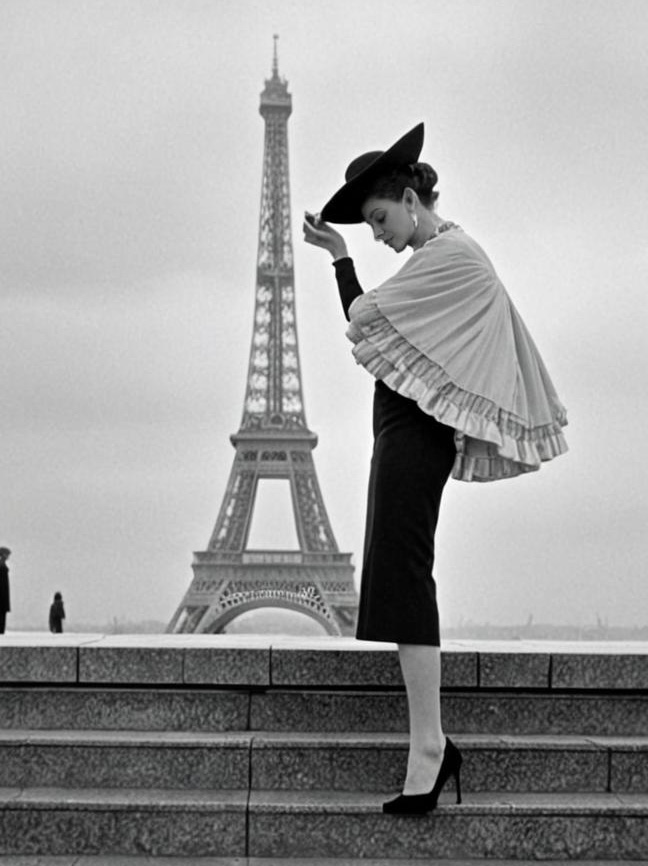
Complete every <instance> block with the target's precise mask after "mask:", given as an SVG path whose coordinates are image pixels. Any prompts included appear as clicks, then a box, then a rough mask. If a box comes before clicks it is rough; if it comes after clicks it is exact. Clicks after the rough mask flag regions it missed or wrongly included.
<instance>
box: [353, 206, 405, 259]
mask: <svg viewBox="0 0 648 866" xmlns="http://www.w3.org/2000/svg"><path fill="white" fill-rule="evenodd" d="M362 216H363V217H364V219H365V222H366V223H368V224H369V226H371V229H372V231H373V236H374V240H376V241H382V242H383V243H384V244H386V245H387V246H388V247H391V248H392V249H393V250H395V251H396V252H397V253H400V252H402V251H403V250H404V249H405V247H406V246H407V245H408V243H409V242H410V240H411V238H412V235H413V234H414V223H413V222H412V217H411V215H410V214H409V212H408V211H407V209H406V207H405V204H404V203H403V201H392V200H391V199H388V198H376V197H375V196H372V197H371V198H368V199H367V201H366V202H365V203H364V204H363V205H362Z"/></svg>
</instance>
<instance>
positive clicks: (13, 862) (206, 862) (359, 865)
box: [0, 854, 643, 866]
mask: <svg viewBox="0 0 648 866" xmlns="http://www.w3.org/2000/svg"><path fill="white" fill-rule="evenodd" d="M432 862H433V863H434V864H435V866H483V863H484V861H483V860H473V859H470V860H466V859H464V858H461V859H459V860H436V859H435V860H433V861H432V860H430V858H426V859H425V860H424V861H422V860H420V859H417V860H412V859H410V858H407V859H402V858H400V857H399V858H398V859H394V858H391V857H390V858H389V859H384V858H382V857H381V858H374V857H370V858H368V859H367V858H364V857H352V858H349V857H295V858H292V857H291V858H290V859H288V860H287V859H286V858H285V857H146V856H142V857H127V856H126V857H124V856H118V857H113V856H111V855H109V854H108V855H98V856H93V855H90V856H88V857H84V856H78V855H76V854H75V855H73V856H67V857H48V856H38V855H35V856H31V855H22V854H15V855H9V856H7V857H1V856H0V866H150V864H157V866H286V864H287V863H288V864H289V866H425V864H428V863H432ZM573 862H574V861H573V860H552V861H551V864H552V866H573ZM636 862H638V861H635V863H636ZM639 862H643V861H639ZM537 863H538V861H537V860H489V861H488V866H537ZM578 866H628V861H627V860H579V861H578Z"/></svg>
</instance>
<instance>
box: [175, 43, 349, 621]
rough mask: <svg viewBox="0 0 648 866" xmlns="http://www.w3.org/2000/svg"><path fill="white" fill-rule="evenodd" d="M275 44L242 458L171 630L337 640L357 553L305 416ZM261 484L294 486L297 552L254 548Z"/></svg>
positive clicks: (284, 88)
mask: <svg viewBox="0 0 648 866" xmlns="http://www.w3.org/2000/svg"><path fill="white" fill-rule="evenodd" d="M276 40H277V37H275V47H274V58H273V67H272V77H271V78H270V79H267V80H266V82H265V88H264V90H263V92H262V93H261V104H260V108H259V111H260V113H261V116H262V117H263V119H264V121H265V143H264V157H263V180H262V187H261V214H260V221H259V243H258V255H257V282H256V296H255V311H254V324H253V331H252V345H251V349H250V360H249V366H248V376H247V386H246V394H245V401H244V405H243V417H242V420H241V426H240V428H239V430H238V432H237V433H235V434H234V435H232V436H231V437H230V440H231V442H232V445H233V446H234V448H235V451H236V453H235V456H234V463H233V465H232V470H231V473H230V477H229V481H228V484H227V489H226V491H225V496H224V498H223V501H222V504H221V507H220V511H219V513H218V517H217V519H216V525H215V527H214V531H213V532H212V536H211V538H210V540H209V544H208V546H207V550H205V551H202V552H198V553H195V554H194V561H193V564H192V569H193V573H194V577H193V580H192V582H191V584H190V586H189V589H188V590H187V592H186V594H185V596H184V598H183V599H182V601H181V602H180V605H179V606H178V609H177V611H176V612H175V614H174V616H173V618H172V619H171V622H170V623H169V625H168V627H167V632H174V633H186V632H194V633H210V634H216V633H219V632H222V631H223V630H224V629H225V627H226V626H227V625H228V623H229V622H231V620H233V619H234V618H236V617H237V616H240V615H241V614H242V613H244V612H246V611H248V610H252V609H257V608H263V607H275V608H284V609H286V610H293V611H298V612H299V613H302V614H305V615H306V616H308V617H310V618H312V619H313V620H315V621H316V622H318V623H319V624H320V625H321V626H322V627H323V628H324V630H325V631H326V632H327V633H328V634H331V635H347V634H353V633H354V631H355V619H356V612H357V602H358V599H357V594H356V591H355V587H354V583H353V565H352V564H351V554H350V553H340V552H339V550H338V546H337V543H336V540H335V536H334V535H333V530H332V528H331V524H330V521H329V518H328V514H327V511H326V507H325V505H324V500H323V498H322V492H321V490H320V486H319V482H318V480H317V474H316V471H315V464H314V462H313V454H312V452H313V449H314V448H315V446H316V445H317V436H316V434H315V433H313V432H312V431H311V430H309V428H308V426H307V424H306V417H305V412H304V401H303V391H302V379H301V367H300V360H299V348H298V342H297V324H296V318H295V279H294V269H293V251H292V231H291V222H290V184H289V173H288V117H289V116H290V114H291V112H292V97H291V95H290V93H288V85H287V82H286V81H285V80H284V79H282V78H280V77H279V69H278V62H277V42H276ZM263 479H284V480H286V481H287V482H288V484H289V487H290V496H291V501H292V509H293V514H294V518H295V528H296V535H297V541H298V549H296V550H266V549H264V550H251V549H249V548H248V546H247V545H248V539H249V536H250V527H251V524H252V518H253V514H254V509H255V503H256V496H257V491H258V488H259V482H260V481H261V480H263Z"/></svg>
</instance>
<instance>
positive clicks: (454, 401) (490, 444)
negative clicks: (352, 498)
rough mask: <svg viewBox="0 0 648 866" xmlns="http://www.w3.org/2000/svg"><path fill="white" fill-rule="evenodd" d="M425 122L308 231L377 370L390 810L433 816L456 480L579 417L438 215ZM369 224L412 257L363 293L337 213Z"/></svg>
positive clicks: (453, 763) (474, 252) (556, 450)
mask: <svg viewBox="0 0 648 866" xmlns="http://www.w3.org/2000/svg"><path fill="white" fill-rule="evenodd" d="M423 132H424V130H423V124H422V123H420V124H418V125H417V126H415V127H414V128H413V129H412V130H410V131H409V132H408V133H406V134H405V135H404V136H402V137H401V138H400V139H399V140H398V141H397V142H396V143H395V144H393V145H392V146H391V147H389V148H388V149H387V150H385V151H370V152H368V153H364V154H362V155H361V156H359V157H357V158H356V159H354V160H353V161H352V162H351V163H350V164H349V166H348V168H347V170H346V174H345V183H344V185H343V186H342V187H341V188H340V189H339V190H338V191H337V192H336V193H335V194H334V195H333V196H332V198H331V199H330V200H329V201H328V202H327V203H326V205H325V206H324V207H323V208H322V211H321V214H319V215H317V216H314V215H312V214H310V213H306V215H305V219H304V239H305V241H306V242H307V243H310V244H313V245H315V246H318V247H321V248H323V249H325V250H327V251H328V252H329V253H330V254H331V255H332V257H333V265H334V268H335V276H336V280H337V283H338V288H339V292H340V298H341V301H342V306H343V309H344V312H345V315H346V317H347V319H349V327H348V331H347V336H348V337H349V339H350V340H351V341H352V342H353V355H354V357H355V359H356V361H357V362H358V363H359V364H361V365H362V366H363V367H365V368H366V369H367V370H368V371H369V373H371V374H372V376H373V377H374V378H375V380H376V382H375V391H374V404H373V432H374V448H373V455H372V460H371V472H370V479H369V493H368V502H367V517H366V529H365V543H364V557H363V567H362V578H361V585H360V604H359V611H358V625H357V631H356V637H357V638H358V639H360V640H370V641H387V642H390V643H396V644H397V645H398V653H399V661H400V665H401V670H402V673H403V680H404V683H405V688H406V692H407V700H408V711H409V726H410V739H409V753H408V762H407V772H406V777H405V783H404V786H403V790H402V793H401V794H400V795H399V796H398V797H396V798H395V799H393V800H389V801H388V802H386V803H385V804H384V805H383V811H385V812H388V813H401V814H402V813H417V814H418V813H425V812H428V811H430V810H432V809H434V808H435V807H436V805H437V801H438V797H439V794H440V792H441V790H442V788H443V786H444V785H445V783H446V782H447V781H448V779H449V778H451V777H454V778H455V780H456V784H457V802H461V788H460V768H461V762H462V758H461V753H460V752H459V750H458V749H457V747H456V746H455V744H454V743H453V742H452V741H451V740H450V739H449V738H448V737H446V736H445V734H444V732H443V728H442V723H441V706H440V685H441V651H440V643H441V641H440V628H439V614H438V608H437V600H436V584H435V581H434V578H433V576H432V571H433V564H434V535H435V531H436V525H437V519H438V515H439V507H440V503H441V496H442V492H443V488H444V485H445V483H446V481H447V480H448V478H449V477H450V476H452V477H453V478H455V479H458V480H462V481H479V482H485V481H493V480H496V479H503V478H511V477H515V476H518V475H521V474H523V473H527V472H532V471H534V470H537V469H538V468H539V467H540V465H541V463H542V462H543V461H546V460H551V459H552V458H554V457H556V456H558V455H560V454H562V453H564V452H565V451H566V450H567V445H566V443H565V440H564V437H563V434H562V427H563V426H565V425H566V423H567V419H566V412H565V409H564V407H563V406H562V404H561V402H560V400H559V399H558V396H557V394H556V391H555V388H554V386H553V384H552V382H551V379H550V377H549V374H548V373H547V370H546V368H545V365H544V363H543V361H542V358H541V357H540V354H539V353H538V350H537V349H536V347H535V345H534V343H533V341H532V339H531V337H530V335H529V333H528V331H527V329H526V327H525V325H524V322H523V321H522V319H521V318H520V316H519V314H518V312H517V311H516V309H515V307H514V306H513V304H512V302H511V300H510V298H509V296H508V294H507V292H506V290H505V289H504V286H503V285H502V283H501V282H500V280H499V278H498V276H497V274H496V272H495V269H494V267H493V265H492V264H491V262H490V260H489V259H488V257H487V255H486V254H485V253H484V251H483V250H482V248H481V247H480V246H479V245H478V244H477V243H476V242H475V241H474V240H473V239H472V238H471V237H469V236H468V235H467V234H466V233H465V232H464V231H463V230H462V229H461V228H460V227H459V226H457V225H455V224H454V223H452V222H448V221H446V220H443V219H442V218H441V217H440V216H439V215H438V214H437V213H436V209H435V206H436V201H437V198H438V192H437V191H436V189H435V187H436V184H437V180H438V178H437V174H436V172H435V170H434V169H433V168H432V167H431V166H430V165H429V164H427V163H423V162H419V161H418V159H419V156H420V153H421V150H422V147H423ZM361 222H366V223H367V224H368V225H369V226H370V228H371V229H372V231H373V235H374V238H375V240H377V241H381V242H382V243H384V244H386V245H388V246H389V247H391V248H392V249H393V250H394V251H395V252H397V253H400V252H402V251H403V250H405V249H406V248H408V247H410V248H411V249H412V250H413V252H412V255H411V256H410V257H409V258H408V259H407V261H406V262H405V263H404V265H403V266H402V267H401V268H400V270H399V271H398V272H397V273H396V274H394V275H393V276H392V277H390V278H389V279H387V280H386V281H385V282H384V283H382V284H381V285H380V286H378V287H377V288H375V289H372V290H371V291H368V292H366V293H365V292H363V290H362V288H361V286H360V283H359V281H358V278H357V276H356V272H355V267H354V264H353V261H352V259H351V258H350V257H349V254H348V251H347V246H346V242H345V240H344V238H343V236H342V235H341V234H340V233H339V232H338V231H337V230H336V229H334V228H333V227H332V226H331V225H330V223H338V224H352V223H361Z"/></svg>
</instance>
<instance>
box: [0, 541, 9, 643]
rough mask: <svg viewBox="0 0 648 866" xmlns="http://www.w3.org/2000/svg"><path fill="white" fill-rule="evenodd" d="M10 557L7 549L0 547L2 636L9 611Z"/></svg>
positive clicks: (0, 622) (0, 630)
mask: <svg viewBox="0 0 648 866" xmlns="http://www.w3.org/2000/svg"><path fill="white" fill-rule="evenodd" d="M10 556H11V551H10V550H9V548H8V547H0V634H4V632H5V625H6V622H7V614H8V613H9V611H10V610H11V605H10V604H9V568H8V567H7V560H8V559H9V557H10Z"/></svg>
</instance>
